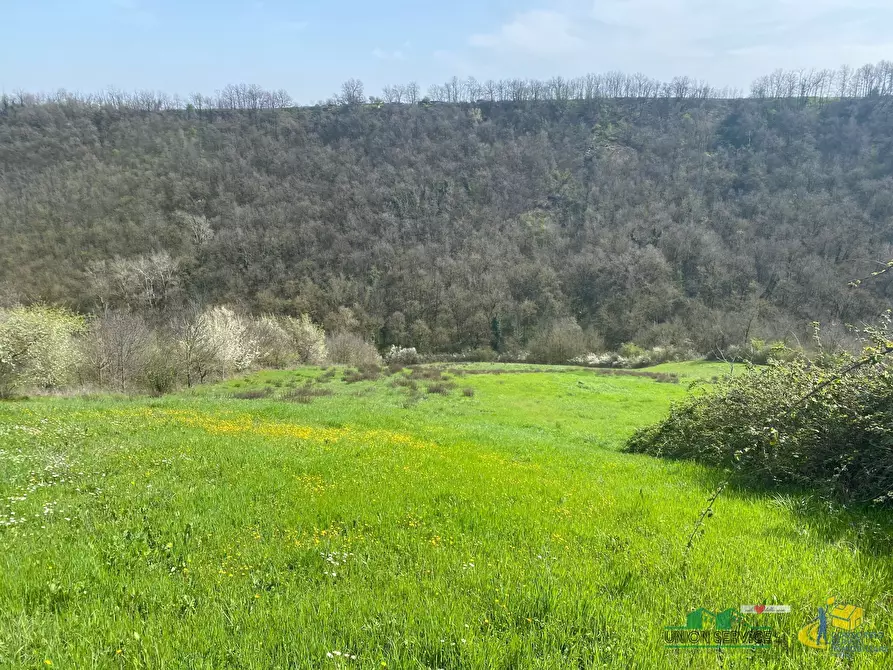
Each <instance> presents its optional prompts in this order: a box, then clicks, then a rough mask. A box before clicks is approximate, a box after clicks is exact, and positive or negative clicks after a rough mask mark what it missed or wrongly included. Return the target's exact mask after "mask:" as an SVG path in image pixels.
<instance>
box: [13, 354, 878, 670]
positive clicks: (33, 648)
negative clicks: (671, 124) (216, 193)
mask: <svg viewBox="0 0 893 670" xmlns="http://www.w3.org/2000/svg"><path fill="white" fill-rule="evenodd" d="M705 365H709V364H672V365H671V366H670V367H666V366H661V367H660V368H657V369H656V370H657V371H666V372H675V373H677V374H680V375H686V371H688V372H689V373H690V374H691V375H692V376H695V375H697V376H703V377H707V378H709V377H710V376H712V375H714V374H717V373H716V372H715V371H714V370H713V369H712V368H708V367H704V366H705ZM673 366H675V367H673ZM443 367H444V369H449V370H454V372H447V373H446V376H447V378H448V379H446V380H445V382H446V383H447V384H453V387H452V389H450V390H449V392H448V395H439V394H436V393H427V392H426V382H424V381H421V382H419V383H418V384H417V389H416V390H415V391H413V390H411V388H409V387H407V386H400V385H395V384H394V381H395V379H396V378H397V376H405V375H406V374H407V372H406V371H403V372H400V373H398V375H396V376H391V377H389V376H383V377H382V378H381V379H379V380H376V381H361V382H357V383H350V384H349V383H345V382H343V381H341V379H342V376H343V371H342V370H340V369H339V370H337V371H336V374H334V375H331V373H329V374H330V378H329V379H328V380H325V379H324V378H322V375H324V374H325V373H324V372H323V371H321V370H319V369H310V368H308V369H303V370H297V371H279V372H263V373H255V374H252V375H249V376H248V378H246V379H241V380H233V381H229V382H226V383H222V384H218V385H213V386H208V387H202V388H199V389H196V390H194V391H191V392H186V393H183V394H181V395H178V396H172V397H166V398H161V399H126V398H104V399H94V400H86V399H39V400H31V401H27V402H16V403H4V404H0V546H2V552H0V667H33V668H38V667H48V666H47V665H46V661H50V662H51V663H52V664H53V666H54V667H64V668H86V667H145V668H165V667H177V668H223V667H238V668H275V667H281V668H287V667H307V668H317V667H332V668H336V667H357V668H381V667H385V666H387V667H389V668H424V667H430V668H465V667H472V668H516V667H517V668H567V667H574V668H587V667H601V666H605V665H610V666H615V667H641V668H662V667H676V666H678V665H680V664H685V665H689V666H692V667H755V666H756V665H759V666H762V667H770V668H773V667H774V668H801V667H838V666H839V663H838V662H837V661H836V660H835V659H832V658H831V657H828V656H827V655H822V653H821V652H816V651H812V650H808V649H805V648H802V647H800V646H799V645H798V644H797V643H796V642H795V643H794V646H793V647H792V648H791V649H790V650H771V651H761V652H750V651H726V652H723V654H722V655H717V653H716V652H693V651H681V652H669V651H665V650H664V649H663V648H662V645H663V641H662V629H663V627H664V626H666V625H679V624H682V623H684V620H685V615H686V613H687V612H688V611H690V610H691V609H694V608H696V607H698V606H705V607H708V608H711V609H713V610H719V609H725V608H726V607H737V606H738V605H741V604H755V603H759V602H775V603H783V604H790V605H791V606H792V607H793V610H794V611H793V613H792V614H791V615H789V616H783V615H777V616H776V617H775V618H773V619H772V620H771V623H773V624H777V625H778V626H779V627H780V628H781V629H782V630H784V631H785V632H788V633H790V634H792V635H795V634H796V631H797V629H798V628H799V627H801V626H802V625H804V624H805V623H806V621H807V620H808V619H810V618H812V617H813V616H814V615H815V609H816V607H817V606H818V605H819V604H821V603H822V602H823V601H824V599H825V598H826V597H827V596H829V595H837V596H838V597H841V598H844V599H847V600H850V601H852V602H855V603H858V604H861V605H863V606H864V607H865V608H866V619H867V620H869V621H870V622H871V624H872V625H875V626H877V625H880V626H882V627H885V630H887V631H891V632H893V628H891V625H893V624H891V622H893V617H891V608H893V595H891V590H893V559H891V557H890V555H889V554H888V553H884V550H883V546H884V544H883V542H881V541H878V538H877V537H874V538H872V537H870V536H868V535H867V534H866V532H865V530H864V528H862V529H860V528H859V527H858V526H850V525H849V524H850V522H853V523H857V522H858V521H859V519H861V517H858V516H852V517H850V516H848V515H846V514H844V515H841V514H831V513H828V514H822V513H819V512H817V511H816V510H815V509H814V506H810V505H809V504H805V505H799V504H798V502H797V501H798V499H797V498H796V497H793V496H782V497H778V498H773V497H772V496H770V495H768V494H759V493H736V492H730V493H729V494H727V495H724V496H723V497H722V498H720V500H719V502H718V503H717V505H716V514H715V516H714V517H713V518H711V519H709V520H708V522H707V524H706V533H705V534H704V536H703V537H702V538H701V539H700V540H699V541H698V543H697V545H696V549H695V551H694V552H693V553H692V555H691V559H690V567H689V571H688V577H687V578H685V577H683V575H682V573H681V565H682V560H683V559H682V549H683V547H684V545H685V542H686V540H687V539H688V536H689V534H690V532H691V529H692V526H693V524H694V521H695V519H696V518H697V516H698V514H699V512H700V510H701V509H702V508H703V507H704V505H705V500H706V498H707V497H708V496H709V495H710V493H711V491H712V490H713V488H714V487H715V485H716V484H717V482H718V481H719V480H720V478H721V474H720V473H716V472H711V471H709V470H706V469H704V468H702V467H699V466H695V465H691V464H684V463H672V462H663V461H658V460H655V459H652V458H649V457H645V456H638V455H629V454H623V453H620V452H619V451H618V449H619V448H620V447H621V446H622V444H623V441H624V440H625V439H626V437H627V436H629V435H630V434H631V432H632V431H633V430H635V428H637V427H638V426H641V425H644V424H647V423H649V422H653V421H655V420H657V419H659V418H660V417H661V416H662V415H663V414H664V413H665V412H666V410H667V409H668V407H669V403H670V401H671V400H673V399H676V398H680V397H682V396H683V395H684V394H685V393H686V392H687V391H686V388H687V384H686V383H680V384H672V383H658V382H656V381H654V380H652V379H649V378H643V377H628V376H611V377H607V376H600V375H599V374H597V373H596V372H593V371H591V370H581V369H560V370H554V371H552V370H550V371H547V372H525V373H503V374H460V373H458V372H457V371H458V370H459V369H460V368H462V367H465V366H453V365H449V366H443ZM509 367H510V366H503V365H492V366H487V365H475V366H468V368H467V369H469V370H470V369H476V370H488V371H491V372H492V371H495V370H498V369H502V370H505V369H508V368H509ZM536 368H537V366H528V367H527V368H517V369H525V370H530V369H536ZM308 379H309V380H314V379H315V380H318V381H316V382H313V387H314V388H316V387H325V388H327V389H330V390H331V391H332V395H329V396H321V397H314V398H312V401H311V402H310V403H309V404H300V403H294V402H285V401H282V400H280V398H281V397H282V396H283V395H284V394H285V393H286V392H287V391H288V390H289V389H292V388H295V387H297V386H301V385H304V384H305V383H306V382H307V380H308ZM683 381H685V380H683ZM258 388H270V389H272V390H271V392H270V396H269V397H267V398H261V399H257V400H237V399H234V398H233V397H232V395H233V394H234V393H236V392H239V391H246V390H250V389H258ZM465 388H471V389H473V390H474V393H473V395H471V396H466V395H464V394H463V393H462V389H465ZM335 652H340V654H336V653H335ZM351 656H355V657H356V658H350V657H351ZM862 656H864V657H862V658H860V657H857V658H856V659H855V662H854V664H853V667H884V664H883V663H884V661H889V660H890V659H889V658H886V659H882V658H878V657H873V656H872V655H868V654H865V655H862ZM840 667H842V666H840Z"/></svg>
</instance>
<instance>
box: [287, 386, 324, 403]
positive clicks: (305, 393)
mask: <svg viewBox="0 0 893 670" xmlns="http://www.w3.org/2000/svg"><path fill="white" fill-rule="evenodd" d="M330 395H332V391H330V390H329V389H319V388H313V385H312V382H309V383H307V384H304V385H303V386H299V387H298V388H295V389H290V390H288V391H286V392H285V393H283V394H282V399H283V400H286V401H289V402H299V403H302V404H305V405H307V404H310V403H311V402H312V401H313V399H314V398H321V397H323V396H330Z"/></svg>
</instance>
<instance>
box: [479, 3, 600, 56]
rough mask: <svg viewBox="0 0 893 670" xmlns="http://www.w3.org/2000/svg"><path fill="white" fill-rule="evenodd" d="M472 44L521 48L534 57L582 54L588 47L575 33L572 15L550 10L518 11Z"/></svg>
mask: <svg viewBox="0 0 893 670" xmlns="http://www.w3.org/2000/svg"><path fill="white" fill-rule="evenodd" d="M469 43H470V44H471V45H472V46H475V47H482V48H486V49H494V50H496V51H502V52H512V51H515V52H518V51H520V52H523V53H526V54H530V55H533V56H560V55H562V54H569V53H579V52H581V51H583V50H584V49H585V48H586V42H585V41H584V40H583V39H582V38H581V37H580V36H579V35H577V34H576V33H575V28H574V24H573V22H572V21H571V18H570V17H569V16H568V15H566V14H562V13H559V12H555V11H546V10H533V11H530V12H525V13H523V14H518V15H517V16H515V18H514V19H513V20H512V21H511V22H510V23H506V24H505V25H504V26H502V28H500V29H499V30H498V31H497V32H495V33H489V34H487V33H485V34H478V35H472V36H471V38H470V39H469Z"/></svg>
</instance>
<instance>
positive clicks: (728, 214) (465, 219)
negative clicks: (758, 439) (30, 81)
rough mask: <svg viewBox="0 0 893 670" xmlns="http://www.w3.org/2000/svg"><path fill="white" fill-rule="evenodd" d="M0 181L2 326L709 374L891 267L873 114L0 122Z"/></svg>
mask: <svg viewBox="0 0 893 670" xmlns="http://www.w3.org/2000/svg"><path fill="white" fill-rule="evenodd" d="M0 170H2V172H0V235H2V239H3V244H2V245H0V295H6V296H7V297H6V299H7V300H12V299H25V300H36V299H47V300H51V301H64V302H67V303H69V304H71V305H72V306H75V307H78V308H80V309H90V308H95V307H97V306H99V305H110V306H116V305H122V304H128V305H130V306H139V307H141V308H144V309H148V310H156V311H162V312H163V311H165V310H174V309H177V308H178V307H179V306H180V305H181V304H182V303H183V302H185V301H186V300H196V299H198V300H202V301H205V302H224V301H225V302H231V303H236V304H241V305H243V306H244V307H246V308H249V309H252V310H255V311H263V310H270V311H276V312H290V313H296V312H301V311H309V312H310V313H312V314H313V315H314V316H315V317H316V318H317V319H320V320H323V321H325V322H326V324H327V325H329V326H330V327H339V326H341V325H343V324H342V323H341V322H340V321H339V320H341V321H343V320H344V319H347V320H351V319H355V320H356V322H357V323H356V327H358V328H359V329H360V330H362V331H364V332H367V333H369V334H371V335H374V336H375V337H376V339H377V341H378V343H379V344H381V345H383V346H387V345H389V344H391V343H400V344H404V345H415V346H418V347H420V348H421V349H423V350H426V349H427V350H433V349H436V350H447V349H454V350H455V349H462V348H465V347H475V346H487V345H489V343H490V341H491V336H492V326H493V322H494V318H495V319H496V320H497V321H498V324H499V328H500V332H501V334H502V336H503V337H504V338H505V340H506V342H507V343H508V345H511V344H512V343H517V344H523V343H524V342H526V341H527V339H529V338H530V337H531V335H532V334H533V333H535V332H536V330H537V329H538V328H540V327H541V326H543V325H544V324H546V323H550V322H552V321H554V320H555V319H556V318H559V317H563V316H568V315H570V316H573V317H575V318H576V319H577V320H578V321H579V323H580V324H581V325H583V326H584V327H589V328H592V329H594V330H595V331H597V332H598V333H600V334H601V335H602V336H603V337H604V338H605V339H606V341H607V344H608V345H616V344H618V343H621V342H624V341H630V340H634V339H635V340H638V341H639V342H640V343H642V344H647V345H651V344H659V343H662V342H676V343H679V342H681V341H683V340H685V339H689V340H691V342H692V344H693V346H694V348H696V349H698V350H700V351H702V352H708V351H710V350H712V349H714V348H715V347H717V346H725V345H727V344H729V343H731V342H736V341H741V340H743V339H745V338H747V337H753V336H763V337H781V338H784V337H790V336H791V334H792V332H794V333H801V332H803V330H804V326H805V325H806V324H808V323H809V322H810V321H813V320H821V321H823V322H829V323H845V322H851V321H856V320H858V319H861V318H870V317H872V316H874V315H875V314H876V313H877V312H879V311H880V310H881V309H882V308H883V307H884V305H885V304H886V301H885V297H887V296H888V294H889V289H890V285H889V282H886V281H882V282H879V283H877V284H876V285H874V286H872V287H870V288H866V289H860V290H859V291H851V290H848V289H847V288H846V287H847V283H848V282H849V281H850V280H852V279H855V278H857V277H860V276H863V275H865V274H867V273H869V272H871V271H873V270H874V269H876V267H877V266H876V263H875V262H876V261H879V260H880V261H885V260H887V258H889V257H893V247H891V242H893V237H891V236H893V113H891V106H890V104H889V100H888V99H887V98H881V99H870V98H869V99H853V100H843V101H838V102H827V103H822V104H816V103H813V102H810V101H809V100H774V101H769V100H731V101H728V100H691V99H683V100H674V99H652V100H623V99H599V100H591V101H546V102H519V103H508V102H502V103H499V102H497V103H478V104H438V105H433V106H428V107H426V106H419V105H415V106H413V105H396V104H395V105H384V106H371V105H367V106H356V105H354V106H348V105H346V106H341V107H335V106H331V107H314V108H298V109H281V110H254V111H250V110H242V111H229V112H223V111H220V110H211V111H208V110H205V111H202V112H198V111H196V110H195V109H192V108H190V109H189V110H184V111H167V112H143V113H140V112H136V111H133V110H130V111H117V110H114V109H110V108H98V107H95V106H87V105H79V104H76V103H71V104H42V105H35V106H23V107H16V106H13V107H11V108H8V109H6V110H5V111H4V113H3V115H2V116H0ZM159 252H164V253H159ZM153 254H155V255H154V259H153V256H152V255H153ZM165 254H167V255H165ZM168 256H169V257H170V258H168ZM115 258H119V259H123V260H122V261H120V262H119V263H118V264H117V265H116V264H115V262H112V261H113V259H115ZM128 268H129V270H128ZM152 273H155V275H157V276H159V277H161V279H160V280H159V281H160V283H161V285H162V290H160V291H159V290H157V286H156V284H157V282H155V283H153V284H152V290H150V291H148V293H149V294H150V296H149V298H147V297H146V293H147V292H146V290H145V288H146V287H145V282H142V283H141V282H140V281H139V277H145V276H146V275H147V274H152ZM155 275H153V276H155ZM133 277H137V280H133ZM125 279H126V281H125ZM153 282H154V280H153ZM339 307H349V308H350V309H351V311H352V314H347V313H346V312H345V311H344V310H340V311H339V309H338V308H339Z"/></svg>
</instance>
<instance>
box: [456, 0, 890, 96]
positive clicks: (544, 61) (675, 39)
mask: <svg viewBox="0 0 893 670" xmlns="http://www.w3.org/2000/svg"><path fill="white" fill-rule="evenodd" d="M542 1H543V2H544V6H543V7H541V8H539V9H535V10H532V11H528V12H525V13H523V14H518V15H515V16H513V17H511V18H509V19H507V21H506V22H505V23H504V24H503V25H502V26H499V27H497V28H496V29H494V30H492V31H489V32H482V33H476V34H473V35H471V37H470V38H469V44H470V46H471V47H473V49H471V50H468V52H469V54H470V55H471V56H472V57H474V58H475V61H476V62H477V63H478V66H479V67H478V71H479V72H484V71H489V72H490V73H494V74H497V75H498V72H497V71H502V72H505V71H506V70H507V69H509V68H514V67H516V63H517V62H518V60H519V59H523V62H524V63H525V66H524V67H525V70H528V71H530V70H538V72H539V73H541V74H545V73H547V72H551V73H554V74H559V73H560V74H565V73H567V74H580V73H582V72H586V71H596V72H599V71H606V70H612V69H619V70H623V71H627V72H636V71H643V72H646V73H647V74H650V75H652V76H658V77H662V78H669V77H671V76H673V75H676V74H687V75H690V76H693V77H698V78H707V79H709V80H710V81H711V82H712V83H714V84H715V85H727V84H729V85H733V86H741V87H744V86H747V85H748V84H749V82H750V81H751V80H752V79H753V78H754V77H756V76H759V75H761V74H765V73H767V72H770V71H772V70H774V69H776V68H779V67H781V68H809V67H821V68H824V67H837V66H839V65H841V64H843V63H850V64H852V65H861V64H863V63H865V62H868V61H877V60H881V59H883V58H890V57H891V56H893V52H891V50H890V42H891V41H893V40H891V39H890V37H889V35H888V29H885V28H884V26H890V25H893V2H891V0H542Z"/></svg>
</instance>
